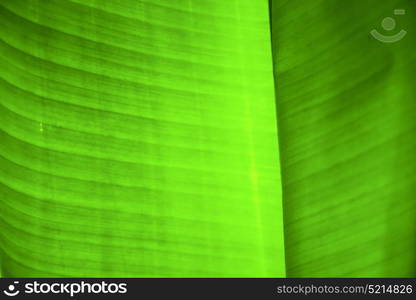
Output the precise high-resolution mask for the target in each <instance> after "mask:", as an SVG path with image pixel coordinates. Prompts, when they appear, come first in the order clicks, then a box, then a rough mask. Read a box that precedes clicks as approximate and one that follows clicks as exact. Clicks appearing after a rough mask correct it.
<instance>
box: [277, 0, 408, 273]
mask: <svg viewBox="0 0 416 300" xmlns="http://www.w3.org/2000/svg"><path fill="white" fill-rule="evenodd" d="M394 9H405V10H406V14H405V15H394ZM415 11H416V2H415V1H411V0H409V1H408V0H403V1H377V0H367V1H362V0H351V1H333V0H320V1H312V0H302V1H291V0H287V1H283V0H273V1H272V15H273V24H272V34H273V50H274V58H275V78H276V84H277V110H278V123H279V144H280V147H281V148H280V150H281V162H282V174H283V176H282V184H283V198H284V217H285V247H286V267H287V275H288V276H291V277H415V276H416V273H415V272H416V269H415V266H416V232H415V227H416V201H415V192H416V164H415V154H416V101H415V99H416V86H415V74H416V51H415V49H416V39H415V38H416V37H415V35H414V32H415V30H416V18H415V16H414V14H415ZM386 17H393V18H394V19H395V20H396V28H395V30H393V31H390V32H389V31H386V30H383V27H382V21H383V19H384V18H386ZM373 29H377V30H378V31H379V32H380V33H382V34H384V35H387V36H391V35H394V34H397V33H398V32H399V31H400V30H401V29H403V30H406V31H407V32H408V34H407V36H405V37H404V38H403V39H402V40H400V41H398V42H397V43H391V44H386V43H382V42H380V41H378V40H376V39H374V38H373V37H372V36H371V35H370V31H371V30H373Z"/></svg>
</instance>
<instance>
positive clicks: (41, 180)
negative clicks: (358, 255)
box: [0, 0, 285, 277]
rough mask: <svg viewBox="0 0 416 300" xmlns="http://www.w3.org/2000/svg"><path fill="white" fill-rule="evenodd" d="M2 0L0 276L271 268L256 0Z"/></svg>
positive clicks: (271, 155) (273, 181)
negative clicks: (0, 273) (0, 271)
mask: <svg viewBox="0 0 416 300" xmlns="http://www.w3.org/2000/svg"><path fill="white" fill-rule="evenodd" d="M0 4H1V6H2V7H1V8H0V15H1V17H0V22H1V26H0V35H1V38H2V42H1V43H0V53H1V55H0V75H1V81H0V95H1V97H0V99H1V107H0V118H1V123H0V124H1V133H0V154H1V156H0V177H1V186H0V207H1V210H0V228H1V230H0V249H1V252H0V259H1V263H0V266H1V270H2V274H3V276H17V277H32V276H54V277H55V276H77V277H80V276H86V277H109V276H131V277H140V276H146V277H152V276H154V277H159V276H160V277H165V276H168V277H183V276H185V277H188V276H196V277H197V276H204V277H209V276H213V277H221V276H230V277H234V276H236V277H245V276H248V277H262V276H279V277H282V276H285V265H284V244H283V221H282V201H281V188H280V168H279V152H278V142H277V125H276V116H275V112H276V110H275V96H274V82H273V71H272V67H273V66H272V55H271V46H270V27H269V16H268V15H269V11H268V1H251V0H241V1H223V0H215V1H197V0H193V1H186V0H176V1H168V0H160V1H149V0H146V1H144V0H143V1H141V0H134V1H133V0H131V1H126V0H111V1H91V0H90V1H85V0H82V1H81V0H78V1H64V0H48V1H35V0H14V1H8V0H1V1H0Z"/></svg>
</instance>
